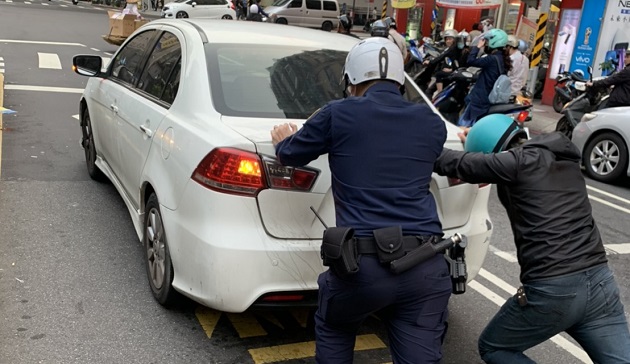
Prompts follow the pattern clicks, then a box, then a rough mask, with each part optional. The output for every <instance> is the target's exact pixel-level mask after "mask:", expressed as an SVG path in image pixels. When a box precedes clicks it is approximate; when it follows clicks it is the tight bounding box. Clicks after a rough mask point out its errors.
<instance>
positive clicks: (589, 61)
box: [575, 56, 591, 64]
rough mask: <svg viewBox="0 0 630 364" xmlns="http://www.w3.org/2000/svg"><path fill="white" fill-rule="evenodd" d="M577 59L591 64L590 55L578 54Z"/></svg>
mask: <svg viewBox="0 0 630 364" xmlns="http://www.w3.org/2000/svg"><path fill="white" fill-rule="evenodd" d="M575 61H576V62H580V63H586V64H590V63H591V59H590V58H589V57H584V56H577V57H575Z"/></svg>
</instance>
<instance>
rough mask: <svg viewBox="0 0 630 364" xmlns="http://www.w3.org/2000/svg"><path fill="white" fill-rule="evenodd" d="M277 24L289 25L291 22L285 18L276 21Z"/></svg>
mask: <svg viewBox="0 0 630 364" xmlns="http://www.w3.org/2000/svg"><path fill="white" fill-rule="evenodd" d="M276 24H284V25H287V24H289V22H288V21H287V20H286V19H285V18H278V20H276Z"/></svg>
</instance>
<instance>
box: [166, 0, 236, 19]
mask: <svg viewBox="0 0 630 364" xmlns="http://www.w3.org/2000/svg"><path fill="white" fill-rule="evenodd" d="M161 16H162V18H211V19H236V11H235V10H234V6H232V2H231V1H229V0H175V1H172V2H169V3H167V4H166V5H164V7H163V8H162V14H161Z"/></svg>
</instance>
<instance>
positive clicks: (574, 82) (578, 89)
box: [553, 72, 586, 113]
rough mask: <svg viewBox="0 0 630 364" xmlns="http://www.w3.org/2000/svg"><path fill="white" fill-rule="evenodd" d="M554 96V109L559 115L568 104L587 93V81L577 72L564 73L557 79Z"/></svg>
mask: <svg viewBox="0 0 630 364" xmlns="http://www.w3.org/2000/svg"><path fill="white" fill-rule="evenodd" d="M554 90H555V91H556V93H555V95H554V96H553V109H554V110H555V111H556V112H557V113H559V112H560V111H562V107H563V106H564V104H566V103H567V102H569V101H571V100H573V99H574V98H576V97H578V96H580V95H581V94H583V93H584V92H585V91H586V80H585V79H584V77H582V76H581V75H580V74H577V73H576V72H572V73H569V72H563V73H560V74H558V77H556V84H555V86H554Z"/></svg>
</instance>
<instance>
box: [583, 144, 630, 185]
mask: <svg viewBox="0 0 630 364" xmlns="http://www.w3.org/2000/svg"><path fill="white" fill-rule="evenodd" d="M582 160H583V163H584V167H585V169H586V174H587V175H588V176H589V177H591V178H592V179H594V180H597V181H601V182H606V183H608V182H612V181H614V180H616V179H618V178H620V177H621V176H622V175H623V174H624V173H625V172H626V169H627V168H628V146H627V145H626V143H625V142H624V141H623V139H622V138H621V137H620V136H619V135H617V134H615V133H610V132H607V133H602V134H599V135H597V136H596V137H594V138H593V139H592V140H591V141H590V142H589V143H588V144H587V145H586V148H585V149H584V154H583V156H582Z"/></svg>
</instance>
